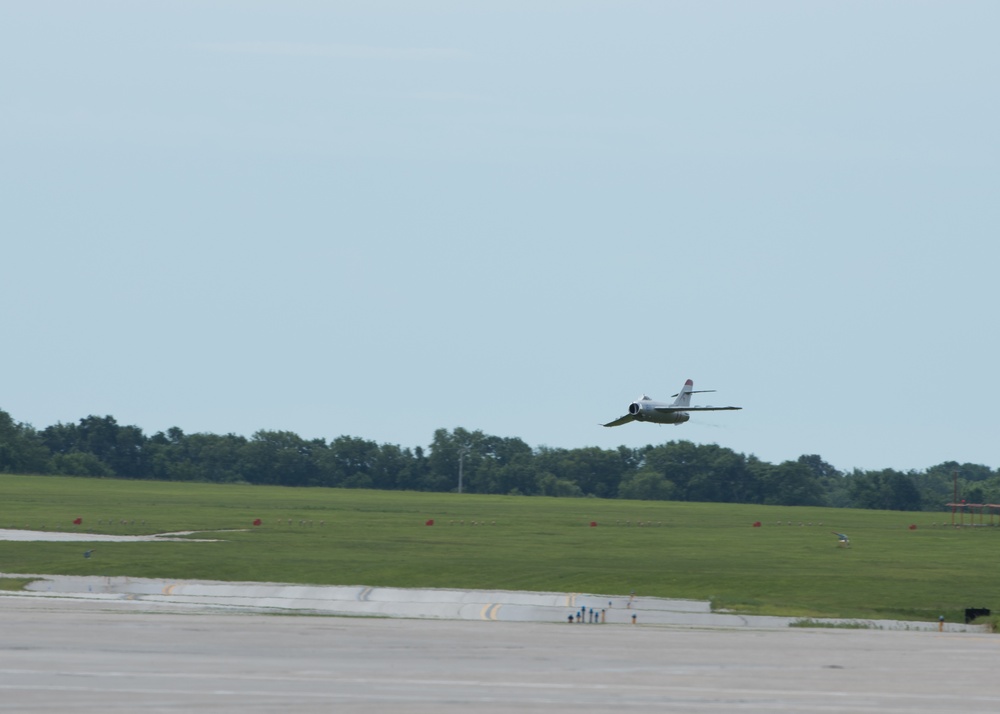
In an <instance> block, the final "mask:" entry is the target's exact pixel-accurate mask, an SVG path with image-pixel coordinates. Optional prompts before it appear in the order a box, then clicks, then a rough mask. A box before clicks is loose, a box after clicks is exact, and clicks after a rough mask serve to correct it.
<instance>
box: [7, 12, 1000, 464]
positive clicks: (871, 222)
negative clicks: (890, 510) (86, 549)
mask: <svg viewBox="0 0 1000 714" xmlns="http://www.w3.org/2000/svg"><path fill="white" fill-rule="evenodd" d="M998 27H1000V3H996V2H919V1H916V0H915V1H912V2H878V1H874V0H872V1H866V2H849V1H845V0H836V1H834V2H818V1H810V2H799V1H794V2H793V1H790V0H789V1H787V2H743V1H742V0H741V1H734V2H704V1H701V0H699V1H698V2H694V1H691V2H628V1H627V0H626V1H621V0H616V1H615V2H537V1H536V2H511V1H510V0H504V1H503V2H433V1H432V2H420V3H417V2H404V1H398V2H377V1H374V2H373V1H371V0H365V2H356V3H339V2H301V1H300V2H296V1H295V0H283V1H282V2H248V1H246V0H240V1H239V2H237V1H233V2H207V1H204V0H198V1H197V2H195V1H190V2H184V1H175V2H142V3H138V2H131V1H129V2H126V1H121V2H86V3H82V2H45V1H44V0H32V2H23V3H15V2H7V3H3V5H2V7H0V88H2V91H0V188H2V196H3V198H2V204H0V205H2V210H0V235H2V245H3V252H2V256H3V279H2V281H0V301H2V302H0V305H2V307H0V317H2V328H3V331H2V334H3V338H4V339H3V342H4V344H3V349H2V350H0V368H2V371H3V389H2V390H0V409H4V410H6V411H8V412H9V413H10V414H11V415H12V416H13V417H14V418H15V419H17V420H18V421H24V422H28V423H31V424H33V425H34V426H36V427H39V428H42V427H45V426H48V425H50V424H54V423H56V422H60V421H62V422H71V421H76V420H77V419H79V418H81V417H84V416H87V415H88V414H96V415H105V414H111V415H113V416H114V417H115V418H116V419H118V421H119V422H120V423H123V424H136V425H138V426H140V427H142V428H143V430H144V431H145V432H146V433H147V434H152V433H155V432H156V431H159V430H164V429H167V428H168V427H171V426H180V427H181V428H182V429H184V430H185V431H187V432H196V431H208V432H213V433H228V432H235V433H238V434H244V435H247V436H249V435H251V434H252V433H253V432H254V431H256V430H258V429H282V430H290V431H294V432H297V433H299V434H300V435H302V436H304V437H309V438H313V437H323V438H326V439H332V438H334V437H336V436H339V435H351V436H358V437H362V438H365V439H370V440H374V441H377V442H379V443H395V444H401V445H403V446H408V447H414V446H426V445H427V444H429V443H430V441H431V437H432V435H433V432H434V430H435V429H437V428H442V427H443V428H448V429H452V428H454V427H458V426H461V427H464V428H467V429H470V430H474V429H481V430H483V431H484V432H486V433H488V434H494V435H497V436H511V437H520V438H522V439H524V440H525V441H526V442H527V443H528V444H530V445H532V446H541V445H547V446H553V447H583V446H600V447H605V448H612V447H616V446H618V445H620V444H625V445H628V446H642V445H645V444H649V443H654V444H656V443H663V442H666V441H669V440H673V439H689V440H692V441H695V442H697V443H718V444H719V445H721V446H725V447H729V448H732V449H735V450H736V451H739V452H742V453H746V454H756V455H757V456H759V457H760V458H762V459H764V460H767V461H771V462H776V463H777V462H781V461H784V460H787V459H795V458H797V457H798V456H799V455H801V454H819V455H821V456H822V457H823V458H824V459H826V460H827V461H828V462H830V463H832V464H833V465H834V466H836V467H838V468H840V469H851V468H853V467H859V468H866V469H875V468H884V467H892V468H899V469H910V468H917V469H923V468H926V467H929V466H932V465H935V464H937V463H940V462H942V461H946V460H952V459H954V460H957V461H960V462H965V461H970V462H974V463H981V464H987V465H989V466H991V467H994V468H995V467H998V466H1000V452H998V435H1000V429H998V427H1000V418H998V411H997V409H998V402H1000V365H998V339H997V330H998V320H997V317H996V313H997V306H998V302H1000V301H998V299H997V288H996V282H997V281H996V275H997V264H998V258H1000V242H998V238H1000V234H998V230H997V228H998V224H1000V140H998V127H1000V98H998V88H1000V84H998V78H1000V44H998V42H997V28H998ZM687 378H692V379H693V380H694V381H695V386H696V388H715V389H718V390H719V393H718V394H709V395H699V398H697V399H696V400H695V401H696V403H701V404H706V403H708V404H735V405H741V406H743V407H744V409H743V411H741V412H729V413H720V414H716V415H707V416H695V417H694V418H693V419H692V421H691V422H690V423H688V424H685V425H683V426H679V427H673V426H652V425H647V424H630V425H627V426H623V427H619V428H616V429H604V428H602V427H599V426H598V424H599V423H601V422H605V421H609V420H611V419H614V418H616V417H618V416H621V415H622V414H624V413H625V411H626V408H627V405H628V404H629V402H630V401H632V400H633V399H634V398H635V397H637V396H639V395H640V394H641V393H643V392H646V393H647V394H649V395H651V396H653V397H654V398H666V397H668V396H669V395H670V394H673V393H674V392H676V391H677V390H678V389H679V387H680V386H681V385H682V384H683V382H684V380H685V379H687Z"/></svg>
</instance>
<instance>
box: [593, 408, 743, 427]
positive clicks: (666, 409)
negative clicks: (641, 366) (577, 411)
mask: <svg viewBox="0 0 1000 714" xmlns="http://www.w3.org/2000/svg"><path fill="white" fill-rule="evenodd" d="M742 408H743V407H656V411H658V412H660V413H662V414H670V413H672V412H728V411H734V410H739V409H742ZM623 418H624V417H623ZM608 426H610V425H608Z"/></svg>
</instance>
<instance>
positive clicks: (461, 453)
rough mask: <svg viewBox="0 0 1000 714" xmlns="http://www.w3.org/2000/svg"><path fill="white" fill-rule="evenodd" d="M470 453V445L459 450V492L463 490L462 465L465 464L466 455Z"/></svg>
mask: <svg viewBox="0 0 1000 714" xmlns="http://www.w3.org/2000/svg"><path fill="white" fill-rule="evenodd" d="M467 453H469V447H468V446H463V447H461V448H460V449H459V450H458V492H459V493H461V492H462V467H463V466H464V465H465V455H466V454H467Z"/></svg>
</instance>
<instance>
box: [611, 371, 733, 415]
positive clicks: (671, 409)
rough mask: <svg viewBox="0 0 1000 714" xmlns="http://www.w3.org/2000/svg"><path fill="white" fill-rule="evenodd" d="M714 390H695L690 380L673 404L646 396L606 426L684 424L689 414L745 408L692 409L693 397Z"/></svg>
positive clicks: (637, 400) (629, 406)
mask: <svg viewBox="0 0 1000 714" xmlns="http://www.w3.org/2000/svg"><path fill="white" fill-rule="evenodd" d="M714 391H715V390H714V389H699V390H695V388H694V382H692V381H691V380H690V379H689V380H688V381H686V382H685V383H684V386H683V387H682V388H681V391H679V392H678V393H677V394H674V395H672V396H674V397H677V398H676V399H675V400H674V401H673V402H671V403H670V404H667V403H666V402H657V401H654V400H652V399H650V398H649V397H647V396H646V395H645V394H643V395H642V396H641V397H639V398H638V399H636V400H635V401H634V402H632V403H631V404H629V405H628V414H626V415H625V416H623V417H620V418H618V419H615V420H614V421H610V422H608V423H607V424H605V425H604V426H621V425H622V424H628V423H629V422H630V421H650V422H653V423H654V424H674V425H677V424H683V423H684V422H686V421H687V420H688V419H690V418H691V415H690V414H689V412H721V411H733V410H736V409H742V408H743V407H692V406H690V405H691V395H692V394H704V393H705V392H714Z"/></svg>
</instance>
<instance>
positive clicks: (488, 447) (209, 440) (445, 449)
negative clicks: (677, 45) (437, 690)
mask: <svg viewBox="0 0 1000 714" xmlns="http://www.w3.org/2000/svg"><path fill="white" fill-rule="evenodd" d="M0 472H2V473H29V474H62V475H70V476H97V477H117V478H129V479H155V480H164V481H203V482H213V483H247V484H270V485H280V486H319V487H337V488H371V489H384V490H412V491H439V492H448V491H457V490H458V489H459V487H460V486H459V478H460V475H461V490H462V491H463V492H465V493H481V494H514V495H525V496H559V497H597V498H622V499H638V500H673V501H709V502H720V503H759V504H767V505H787V506H793V505H795V506H798V505H801V506H832V507H851V508H874V509H887V510H928V511H937V510H942V509H944V507H945V506H944V504H945V503H948V502H950V501H951V500H952V498H953V497H954V491H955V488H956V484H957V487H958V489H959V492H960V494H961V498H963V499H965V500H966V501H968V502H969V503H998V502H1000V471H993V470H991V469H990V468H988V467H986V466H980V465H976V464H968V463H966V464H959V463H957V462H954V461H948V462H945V463H942V464H939V465H937V466H933V467H930V468H928V469H926V470H924V471H913V470H910V471H905V472H903V471H897V470H895V469H882V470H876V471H865V470H859V469H854V470H852V471H850V472H842V471H839V470H837V469H836V468H834V467H833V466H831V465H830V464H828V463H827V462H825V461H824V460H823V459H822V458H820V456H818V455H815V454H813V455H803V456H800V457H798V458H797V459H795V460H793V461H784V462H782V463H779V464H772V463H768V462H766V461H762V460H760V459H758V458H757V457H756V456H753V455H750V456H747V455H745V454H741V453H737V452H735V451H733V450H731V449H727V448H725V447H721V446H718V445H716V444H694V443H692V442H690V441H670V442H667V443H664V444H658V445H647V446H644V447H641V448H627V447H624V446H619V447H618V448H617V449H601V448H597V447H583V448H576V449H562V448H549V447H546V446H540V447H537V448H532V447H530V446H529V445H528V444H526V443H525V442H524V441H522V440H521V439H519V438H516V437H499V436H491V435H489V434H484V433H483V432H481V431H468V430H466V429H463V428H460V427H459V428H455V429H453V430H451V431H449V430H447V429H438V430H437V431H435V432H434V435H433V438H432V440H431V443H430V444H429V445H428V447H427V448H426V449H424V448H422V447H419V446H418V447H416V448H413V449H410V448H405V447H401V446H398V445H395V444H378V443H376V442H374V441H369V440H366V439H360V438H357V437H352V436H338V437H336V438H334V439H333V440H332V441H329V442H328V441H326V440H325V439H303V438H302V437H300V436H298V435H297V434H295V433H293V432H290V431H265V430H262V431H258V432H256V433H255V434H254V435H253V436H251V437H250V438H246V437H244V436H238V435H236V434H225V435H218V434H207V433H196V434H186V433H184V432H183V431H182V430H181V429H179V428H177V427H173V428H170V429H168V430H167V431H165V432H157V433H155V434H153V435H152V436H147V435H146V434H144V433H143V431H142V429H140V428H139V427H137V426H125V425H121V424H118V422H117V421H116V420H115V419H114V417H112V416H104V417H98V416H88V417H84V418H83V419H80V420H79V422H77V423H69V424H63V423H57V424H55V425H53V426H49V427H46V428H44V429H41V430H38V429H35V428H34V427H32V426H31V425H29V424H25V423H21V422H17V421H15V420H14V419H13V418H12V417H11V416H10V414H8V413H7V412H5V411H2V410H0Z"/></svg>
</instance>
